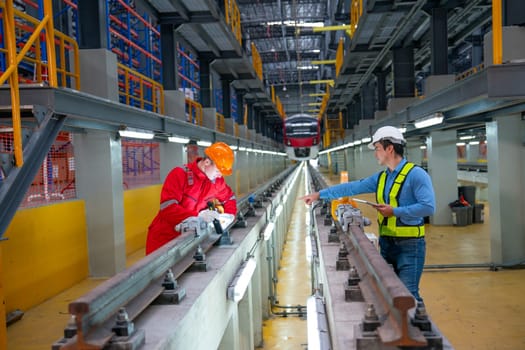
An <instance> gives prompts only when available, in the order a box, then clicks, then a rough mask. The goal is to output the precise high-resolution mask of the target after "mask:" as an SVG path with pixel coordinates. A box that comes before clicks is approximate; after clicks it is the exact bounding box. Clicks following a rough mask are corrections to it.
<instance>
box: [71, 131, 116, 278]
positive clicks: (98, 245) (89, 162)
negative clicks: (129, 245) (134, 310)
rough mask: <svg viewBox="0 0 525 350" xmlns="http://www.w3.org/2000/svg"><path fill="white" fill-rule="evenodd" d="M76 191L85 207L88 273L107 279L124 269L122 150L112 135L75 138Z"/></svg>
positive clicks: (96, 133)
mask: <svg viewBox="0 0 525 350" xmlns="http://www.w3.org/2000/svg"><path fill="white" fill-rule="evenodd" d="M74 145H75V160H76V161H75V163H76V188H77V194H78V196H79V198H82V199H84V201H85V205H86V221H87V232H88V237H87V239H88V249H89V270H90V275H91V276H93V277H108V276H113V275H115V274H116V273H118V272H120V271H122V270H124V269H125V268H126V237H125V234H124V209H123V208H124V205H123V186H122V147H121V144H120V139H116V136H115V134H114V133H110V132H105V131H100V132H99V131H88V132H87V133H84V134H75V138H74Z"/></svg>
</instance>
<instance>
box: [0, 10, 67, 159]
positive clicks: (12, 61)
mask: <svg viewBox="0 0 525 350" xmlns="http://www.w3.org/2000/svg"><path fill="white" fill-rule="evenodd" d="M52 6H53V5H52V2H51V0H44V17H43V18H42V19H41V20H40V23H39V24H38V25H37V26H36V27H35V30H34V32H33V34H31V36H30V37H29V39H28V40H27V42H26V43H25V45H24V47H22V49H21V50H20V52H19V53H18V54H17V49H16V33H15V28H16V27H15V13H16V14H17V15H18V14H19V13H18V12H16V11H15V9H14V6H13V0H6V1H5V3H4V2H2V3H0V8H2V9H3V12H4V21H3V22H4V34H5V40H6V47H7V58H8V62H9V66H8V67H7V69H6V71H5V72H4V73H3V74H2V75H1V76H0V84H3V83H4V82H5V81H7V80H8V79H9V85H10V87H11V89H10V90H11V109H12V114H11V118H12V121H13V147H14V157H15V166H16V167H21V166H22V165H23V164H24V156H23V153H24V152H23V145H22V121H21V113H20V92H19V86H18V65H19V64H20V62H21V61H22V59H23V58H24V56H25V55H26V53H27V52H28V51H29V49H30V48H31V47H32V45H33V43H35V42H36V40H37V38H38V37H39V36H40V34H41V32H42V31H43V30H44V29H45V38H46V51H47V58H48V70H49V71H48V74H49V77H48V78H49V85H50V86H51V87H56V86H57V70H56V57H55V40H54V34H55V29H54V24H53V7H52ZM36 45H37V47H38V48H39V47H40V45H39V43H38V42H37V44H36ZM38 53H39V54H40V52H38Z"/></svg>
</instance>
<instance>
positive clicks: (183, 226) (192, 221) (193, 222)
mask: <svg viewBox="0 0 525 350" xmlns="http://www.w3.org/2000/svg"><path fill="white" fill-rule="evenodd" d="M206 225H208V223H207V222H205V221H204V219H202V218H199V217H198V216H190V217H188V218H186V219H184V220H182V221H181V222H180V223H178V224H177V225H175V231H179V232H180V233H184V232H185V231H186V230H187V229H190V228H191V229H203V228H206Z"/></svg>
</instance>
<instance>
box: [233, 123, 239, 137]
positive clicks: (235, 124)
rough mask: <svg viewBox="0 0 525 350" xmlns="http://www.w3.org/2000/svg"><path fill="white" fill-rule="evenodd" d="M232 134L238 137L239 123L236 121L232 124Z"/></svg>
mask: <svg viewBox="0 0 525 350" xmlns="http://www.w3.org/2000/svg"><path fill="white" fill-rule="evenodd" d="M233 136H235V137H239V124H237V123H236V122H234V124H233Z"/></svg>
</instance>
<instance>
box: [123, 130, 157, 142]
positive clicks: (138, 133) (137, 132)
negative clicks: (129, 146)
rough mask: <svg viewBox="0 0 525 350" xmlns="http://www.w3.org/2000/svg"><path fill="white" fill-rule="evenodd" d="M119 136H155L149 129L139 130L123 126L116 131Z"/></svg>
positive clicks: (149, 137)
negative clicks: (123, 127)
mask: <svg viewBox="0 0 525 350" xmlns="http://www.w3.org/2000/svg"><path fill="white" fill-rule="evenodd" d="M118 133H119V135H120V137H129V138H133V139H143V140H151V139H152V138H154V137H155V133H154V132H153V131H149V130H140V129H133V128H125V129H122V130H119V131H118Z"/></svg>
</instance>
